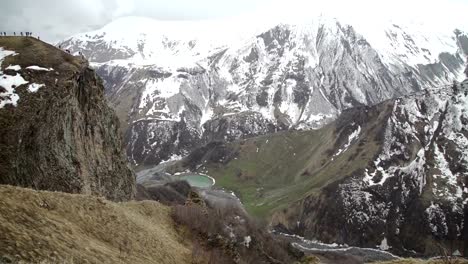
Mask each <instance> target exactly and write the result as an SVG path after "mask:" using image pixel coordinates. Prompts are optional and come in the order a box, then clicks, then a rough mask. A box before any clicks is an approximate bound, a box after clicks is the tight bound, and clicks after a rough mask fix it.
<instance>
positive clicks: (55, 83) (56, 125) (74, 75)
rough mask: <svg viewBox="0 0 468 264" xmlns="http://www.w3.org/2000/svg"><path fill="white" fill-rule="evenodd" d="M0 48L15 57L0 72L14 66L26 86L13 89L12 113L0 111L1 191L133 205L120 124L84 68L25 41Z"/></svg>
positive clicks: (93, 77)
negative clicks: (8, 189)
mask: <svg viewBox="0 0 468 264" xmlns="http://www.w3.org/2000/svg"><path fill="white" fill-rule="evenodd" d="M0 47H2V48H3V49H4V50H10V51H14V52H16V53H17V55H15V56H8V57H5V58H4V59H3V62H2V64H1V69H5V68H7V67H8V66H9V65H19V66H20V67H21V68H20V69H19V70H18V71H17V72H15V73H14V74H19V75H20V76H22V77H23V78H24V79H25V81H27V83H26V84H22V85H19V86H18V87H15V88H14V93H16V94H17V95H18V96H19V101H18V103H17V105H16V106H14V105H12V104H7V105H5V106H4V107H3V108H0V149H1V151H0V184H11V185H18V186H23V187H32V188H34V189H41V190H51V191H62V192H70V193H84V194H92V195H101V196H105V197H106V198H108V199H112V200H117V201H122V200H129V199H132V198H133V197H134V193H135V177H134V174H133V172H132V171H131V170H130V168H129V167H128V164H127V160H126V158H125V156H124V152H123V151H122V140H121V136H120V134H119V121H118V119H117V116H116V115H115V113H114V111H113V110H112V109H110V108H109V107H108V106H107V104H106V101H105V98H104V87H103V85H102V82H101V79H100V78H99V77H98V76H96V74H95V72H94V71H93V70H92V69H90V68H89V67H88V64H87V62H86V61H84V60H83V59H81V58H79V57H73V56H71V55H70V54H67V53H65V52H63V51H60V50H58V49H56V48H55V47H53V46H51V45H48V44H46V43H43V42H40V41H38V40H35V39H32V38H19V37H18V38H14V37H9V38H2V39H1V40H0ZM0 60H1V58H0ZM31 65H39V66H40V67H42V68H44V69H48V70H33V69H27V67H28V66H31ZM0 74H1V72H0ZM6 74H10V75H11V73H8V72H5V75H2V78H3V76H5V77H7V76H6ZM31 84H43V86H42V87H40V88H39V89H38V90H37V91H35V92H31V91H30V90H29V88H30V86H29V85H31Z"/></svg>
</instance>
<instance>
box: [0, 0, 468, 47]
mask: <svg viewBox="0 0 468 264" xmlns="http://www.w3.org/2000/svg"><path fill="white" fill-rule="evenodd" d="M0 2H1V3H0V31H8V32H11V31H17V32H18V31H33V32H34V33H35V34H39V35H41V36H42V38H43V39H47V40H49V41H58V40H61V39H64V38H66V37H68V36H71V35H73V34H76V33H80V32H84V31H90V30H94V29H98V28H100V27H102V26H103V25H105V24H107V23H109V22H110V21H112V20H113V19H116V18H118V17H122V16H129V15H136V16H147V17H151V18H155V19H160V20H216V19H239V20H240V21H243V22H244V23H243V24H244V25H245V24H246V23H245V22H246V21H249V23H258V22H265V21H276V20H277V21H278V22H294V21H295V20H298V19H301V20H304V19H312V18H313V16H315V15H317V14H320V13H322V14H328V15H332V16H337V17H341V18H344V19H347V20H348V22H349V23H352V22H356V21H357V22H361V23H374V22H375V21H377V20H385V19H393V20H396V21H398V20H415V21H419V22H422V23H426V24H428V25H430V26H433V27H434V28H443V29H445V28H447V29H449V28H455V27H458V28H461V29H465V30H467V29H468V19H466V12H467V11H468V0H385V1H379V0H322V1H318V0H230V1H227V0H14V1H6V0H5V1H4V0H1V1H0Z"/></svg>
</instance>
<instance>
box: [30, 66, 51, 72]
mask: <svg viewBox="0 0 468 264" xmlns="http://www.w3.org/2000/svg"><path fill="white" fill-rule="evenodd" d="M26 69H27V70H34V71H53V70H54V69H53V68H44V67H40V66H37V65H32V66H28V67H26Z"/></svg>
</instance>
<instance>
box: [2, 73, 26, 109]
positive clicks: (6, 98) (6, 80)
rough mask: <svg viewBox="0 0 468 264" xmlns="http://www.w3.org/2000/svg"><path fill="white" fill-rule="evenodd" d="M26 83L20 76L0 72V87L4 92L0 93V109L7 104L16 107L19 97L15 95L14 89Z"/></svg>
mask: <svg viewBox="0 0 468 264" xmlns="http://www.w3.org/2000/svg"><path fill="white" fill-rule="evenodd" d="M26 83H28V82H27V81H26V80H24V79H23V77H22V76H21V75H20V74H15V75H14V76H11V75H6V74H3V72H0V86H1V87H3V88H5V90H6V91H5V92H3V93H0V98H2V101H0V108H3V107H4V106H5V105H7V104H11V105H13V106H16V105H17V104H18V100H19V95H18V94H16V92H15V89H16V88H17V87H18V86H20V85H23V84H26Z"/></svg>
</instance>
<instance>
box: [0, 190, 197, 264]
mask: <svg viewBox="0 0 468 264" xmlns="http://www.w3.org/2000/svg"><path fill="white" fill-rule="evenodd" d="M0 197H2V198H1V199H0V257H1V256H9V257H10V258H14V256H15V255H19V256H20V257H19V258H20V259H22V260H24V261H26V262H27V263H30V262H40V261H42V260H45V263H49V262H50V263H59V262H60V263H85V262H86V263H88V262H89V263H190V256H191V255H190V254H191V243H190V242H186V241H183V240H182V237H180V236H179V235H178V233H177V231H176V230H175V229H174V223H173V221H172V218H171V217H170V208H168V207H166V206H163V205H161V204H159V203H157V202H153V201H145V202H127V203H113V202H109V201H107V200H104V199H102V198H98V197H93V196H86V195H74V194H66V193H58V192H45V191H33V190H29V189H23V188H18V187H11V186H5V185H0ZM0 260H1V258H0ZM0 262H1V261H0ZM43 263H44V262H43Z"/></svg>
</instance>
